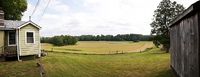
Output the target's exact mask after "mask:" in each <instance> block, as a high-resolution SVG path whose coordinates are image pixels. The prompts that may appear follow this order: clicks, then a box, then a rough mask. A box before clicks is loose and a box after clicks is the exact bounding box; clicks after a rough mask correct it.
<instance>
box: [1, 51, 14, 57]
mask: <svg viewBox="0 0 200 77" xmlns="http://www.w3.org/2000/svg"><path fill="white" fill-rule="evenodd" d="M1 55H3V56H5V57H16V56H17V52H5V53H2V54H1Z"/></svg>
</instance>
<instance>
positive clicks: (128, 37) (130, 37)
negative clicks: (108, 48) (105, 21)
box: [75, 34, 153, 42]
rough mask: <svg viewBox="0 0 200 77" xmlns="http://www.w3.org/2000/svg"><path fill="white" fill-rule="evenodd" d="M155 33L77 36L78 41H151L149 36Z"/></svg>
mask: <svg viewBox="0 0 200 77" xmlns="http://www.w3.org/2000/svg"><path fill="white" fill-rule="evenodd" d="M152 36H153V35H142V34H118V35H116V36H113V35H97V36H94V35H81V36H75V37H76V38H77V39H78V41H134V42H137V41H149V38H150V37H152Z"/></svg>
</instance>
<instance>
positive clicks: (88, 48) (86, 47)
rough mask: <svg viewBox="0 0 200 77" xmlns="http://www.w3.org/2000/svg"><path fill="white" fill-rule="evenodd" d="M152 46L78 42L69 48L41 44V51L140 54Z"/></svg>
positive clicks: (148, 43) (114, 42) (130, 43)
mask: <svg viewBox="0 0 200 77" xmlns="http://www.w3.org/2000/svg"><path fill="white" fill-rule="evenodd" d="M152 46H153V43H152V42H148V41H142V42H138V43H133V42H132V41H125V42H122V41H79V42H78V43H77V45H70V46H52V45H51V44H48V43H42V44H41V49H45V50H49V51H50V50H51V49H52V48H53V51H57V52H70V53H95V54H109V51H119V52H122V51H123V53H131V52H140V51H143V50H145V49H146V48H150V47H152Z"/></svg>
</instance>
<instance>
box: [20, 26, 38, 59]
mask: <svg viewBox="0 0 200 77" xmlns="http://www.w3.org/2000/svg"><path fill="white" fill-rule="evenodd" d="M26 31H34V32H35V37H34V38H35V44H26V43H25V41H26V40H25V32H26ZM39 38H40V36H39V29H38V28H36V27H34V26H33V25H31V24H28V25H26V26H24V27H22V28H21V29H20V33H19V40H20V41H19V43H20V56H26V55H38V54H39V44H40V40H39Z"/></svg>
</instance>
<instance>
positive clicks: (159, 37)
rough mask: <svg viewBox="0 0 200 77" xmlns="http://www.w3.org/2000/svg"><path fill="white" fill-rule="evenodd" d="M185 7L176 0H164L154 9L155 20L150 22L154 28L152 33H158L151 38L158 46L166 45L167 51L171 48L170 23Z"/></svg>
mask: <svg viewBox="0 0 200 77" xmlns="http://www.w3.org/2000/svg"><path fill="white" fill-rule="evenodd" d="M184 9H185V8H184V7H183V5H181V4H177V3H176V1H174V2H171V1H170V0H162V1H161V2H160V4H159V5H158V6H157V9H156V10H155V11H154V15H153V17H154V18H153V22H152V23H151V24H150V25H151V27H152V28H153V29H152V30H151V35H153V34H156V35H155V36H154V37H152V38H150V40H153V43H154V44H155V46H156V47H158V46H159V45H161V44H162V45H164V46H165V47H166V48H167V52H168V50H169V48H170V32H169V27H168V25H169V23H170V22H171V21H172V20H173V19H175V18H176V17H177V16H178V15H179V14H181V13H182V12H183V11H184Z"/></svg>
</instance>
